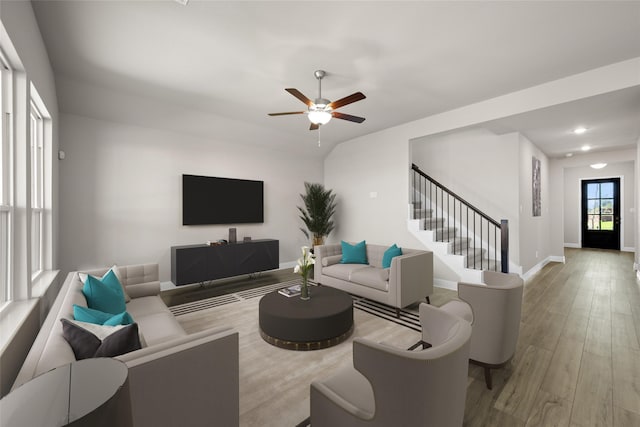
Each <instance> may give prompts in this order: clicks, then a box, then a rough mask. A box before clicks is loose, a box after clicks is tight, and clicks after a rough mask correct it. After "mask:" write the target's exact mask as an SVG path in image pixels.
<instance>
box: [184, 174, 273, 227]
mask: <svg viewBox="0 0 640 427" xmlns="http://www.w3.org/2000/svg"><path fill="white" fill-rule="evenodd" d="M263 187H264V183H263V182H262V181H250V180H246V179H232V178H216V177H210V176H198V175H182V225H203V224H247V223H260V222H264V193H263Z"/></svg>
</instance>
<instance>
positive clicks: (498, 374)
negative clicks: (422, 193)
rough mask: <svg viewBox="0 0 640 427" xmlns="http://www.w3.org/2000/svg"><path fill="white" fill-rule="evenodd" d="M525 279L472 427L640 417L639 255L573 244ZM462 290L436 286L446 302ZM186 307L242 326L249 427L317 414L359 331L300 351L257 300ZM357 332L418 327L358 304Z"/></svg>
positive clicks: (469, 413)
mask: <svg viewBox="0 0 640 427" xmlns="http://www.w3.org/2000/svg"><path fill="white" fill-rule="evenodd" d="M565 256H566V263H565V264H560V263H551V264H548V265H547V266H545V268H543V269H542V270H541V271H540V272H539V273H537V274H536V275H535V276H534V277H532V278H531V279H530V280H529V281H528V282H527V283H526V285H525V290H524V299H523V310H522V322H521V326H520V337H519V340H518V348H517V351H516V354H515V356H514V358H513V359H512V361H511V363H510V364H509V365H508V366H506V367H505V368H503V369H500V370H496V371H493V383H494V387H493V390H487V389H486V387H485V384H484V375H483V371H482V369H481V368H479V367H477V366H474V365H470V366H469V383H468V388H467V401H466V407H465V420H464V425H465V426H505V427H506V426H508V427H514V426H572V427H574V426H576V427H577V426H640V285H639V283H638V281H637V280H636V278H635V272H634V271H633V268H632V266H633V255H632V254H631V253H624V252H617V251H601V250H589V249H566V250H565ZM454 297H455V292H452V291H448V290H445V289H440V288H437V289H436V292H435V294H434V295H433V296H432V297H431V301H432V303H433V304H434V305H437V306H439V305H442V304H444V303H445V302H447V301H449V300H450V299H452V298H454ZM257 300H258V299H257V298H256V299H254V300H251V301H245V302H241V303H237V304H230V305H228V306H223V307H217V308H214V309H209V310H204V311H202V312H197V313H192V314H187V315H183V316H179V317H178V320H179V321H180V323H181V324H182V325H183V327H184V328H185V330H187V331H188V332H193V331H197V330H201V329H204V328H206V327H210V326H214V325H219V324H225V325H232V326H234V327H236V328H237V329H238V331H240V407H241V408H240V412H241V414H240V422H241V425H242V426H294V425H295V424H296V423H297V422H299V421H301V420H302V419H304V418H305V417H306V416H307V415H308V413H309V384H310V383H311V381H313V380H314V379H316V378H323V377H326V376H329V375H331V373H332V372H333V371H335V369H337V368H339V367H340V366H343V365H344V364H349V363H351V360H352V359H351V349H352V344H351V342H352V339H351V340H349V341H346V342H344V343H342V344H340V345H338V346H336V347H333V348H329V349H325V350H319V351H313V352H294V351H288V350H283V349H279V348H276V347H273V346H270V345H269V344H267V343H265V342H264V341H263V340H262V339H261V338H260V335H259V333H258V327H257V302H258V301H257ZM354 314H355V320H356V329H355V332H354V335H353V336H364V337H368V338H371V339H374V340H377V341H387V342H391V343H392V344H394V345H397V346H398V347H406V346H408V345H410V344H412V343H413V342H414V341H416V340H417V339H418V338H419V334H418V333H417V332H415V331H411V330H409V329H407V328H404V327H402V326H399V325H395V324H393V323H391V322H387V321H384V320H382V319H379V318H377V317H375V316H372V315H370V314H367V313H363V312H361V311H359V310H354Z"/></svg>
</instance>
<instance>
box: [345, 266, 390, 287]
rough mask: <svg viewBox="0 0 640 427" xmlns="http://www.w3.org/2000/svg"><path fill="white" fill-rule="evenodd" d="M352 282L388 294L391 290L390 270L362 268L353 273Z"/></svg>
mask: <svg viewBox="0 0 640 427" xmlns="http://www.w3.org/2000/svg"><path fill="white" fill-rule="evenodd" d="M351 281H352V282H353V283H357V284H359V285H362V286H366V287H368V288H373V289H378V290H380V291H385V292H387V291H388V290H389V270H388V269H382V268H377V267H367V268H361V269H360V270H356V271H353V272H352V273H351Z"/></svg>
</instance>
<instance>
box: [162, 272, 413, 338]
mask: <svg viewBox="0 0 640 427" xmlns="http://www.w3.org/2000/svg"><path fill="white" fill-rule="evenodd" d="M309 282H310V283H311V285H312V286H316V284H315V283H314V282H312V281H309ZM299 283H300V279H294V280H289V281H286V282H280V283H274V284H271V285H266V286H260V287H257V288H253V289H246V290H243V291H238V292H233V293H229V294H226V295H221V296H217V297H212V298H205V299H201V300H198V301H193V302H188V303H185V304H180V305H174V306H172V307H169V310H171V313H173V315H174V316H181V315H183V314H188V313H195V312H197V311H201V310H206V309H209V308H213V307H219V306H222V305H226V304H233V303H237V302H241V301H246V300H249V299H252V298H257V297H262V296H263V295H266V294H268V293H270V292H273V291H277V290H278V289H281V288H286V287H289V286H293V285H296V284H299ZM351 297H352V298H353V306H354V307H355V308H357V309H358V310H362V311H365V312H367V313H370V314H373V315H374V316H378V317H380V318H383V319H386V320H388V321H390V322H394V323H397V324H398V325H402V326H405V327H407V328H409V329H413V330H414V331H418V332H420V331H421V330H422V329H421V327H420V316H419V315H418V314H417V313H415V312H412V311H409V310H400V317H396V309H395V308H394V307H391V306H388V305H385V304H381V303H379V302H375V301H372V300H370V299H367V298H363V297H360V296H357V295H353V294H352V295H351Z"/></svg>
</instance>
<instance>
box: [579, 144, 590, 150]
mask: <svg viewBox="0 0 640 427" xmlns="http://www.w3.org/2000/svg"><path fill="white" fill-rule="evenodd" d="M580 149H581V150H582V151H589V150H591V147H590V146H588V145H583V146H582V147H581V148H580Z"/></svg>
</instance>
